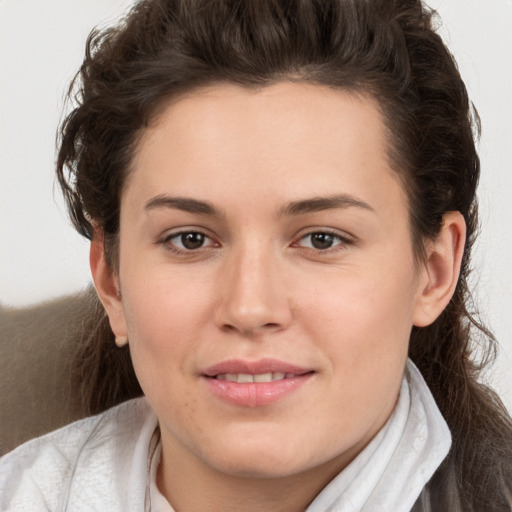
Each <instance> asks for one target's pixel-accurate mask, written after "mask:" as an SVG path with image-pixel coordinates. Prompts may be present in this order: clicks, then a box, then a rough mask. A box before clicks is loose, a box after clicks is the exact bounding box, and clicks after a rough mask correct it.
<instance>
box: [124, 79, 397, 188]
mask: <svg viewBox="0 0 512 512" xmlns="http://www.w3.org/2000/svg"><path fill="white" fill-rule="evenodd" d="M379 172H382V173H385V174H386V175H387V176H386V177H387V178H389V177H392V178H393V179H396V177H397V175H396V173H395V172H394V171H393V170H392V169H391V167H390V165H389V158H388V140H387V131H386V127H385V123H384V121H383V117H382V114H381V111H380V109H379V106H378V103H377V102H376V101H375V100H373V99H372V98H369V97H366V96H362V95H358V94H354V93H350V92H346V91H342V90H339V89H333V88H329V87H326V86H318V85H311V84H304V83H291V82H281V83H277V84H274V85H271V86H267V87H264V88H259V89H249V88H245V87H239V86H236V85H230V84H220V85H215V86H211V87H205V88H202V89H198V90H195V91H193V92H191V93H189V94H187V95H183V96H181V97H179V98H176V99H174V100H173V101H171V102H169V103H168V104H167V105H165V106H164V107H163V108H162V109H161V111H160V113H159V114H158V116H157V117H156V118H155V119H154V122H153V123H152V125H151V126H150V127H148V128H147V129H146V130H145V132H144V133H143V134H142V137H141V138H140V140H139V144H138V146H137V149H136V151H135V156H134V159H133V162H132V170H131V176H130V179H129V182H128V183H127V185H130V184H131V185H132V187H133V188H135V189H136V190H137V194H138V195H140V194H143V195H151V194H153V195H157V194H158V193H162V192H163V191H162V190H158V189H159V188H162V187H164V188H165V187H167V188H170V189H173V188H183V189H184V190H186V191H191V190H194V191H195V192H196V193H199V194H201V193H203V192H204V193H208V194H211V193H212V191H213V190H215V187H213V184H215V183H219V182H224V185H226V184H227V185H228V186H229V188H232V187H234V186H235V185H236V184H237V183H238V182H240V181H242V182H244V183H246V184H248V185H249V186H248V188H247V191H248V192H251V193H256V192H259V193H263V194H265V193H267V194H268V192H269V190H268V186H269V184H270V183H274V184H275V186H276V188H279V187H281V188H283V189H284V188H286V187H290V186H291V183H290V182H291V181H293V187H294V188H295V189H297V193H302V192H303V193H306V192H309V195H311V194H320V195H324V194H325V193H326V192H328V191H326V190H325V188H326V187H328V186H329V180H328V179H327V178H328V177H329V179H330V178H331V177H332V175H333V173H334V174H337V176H338V177H339V178H340V180H341V181H344V182H345V183H346V185H347V186H348V187H349V188H350V187H354V186H356V187H357V186H361V184H362V183H364V182H365V180H366V181H368V180H370V181H371V180H375V175H376V173H379ZM300 184H303V189H304V190H303V191H301V190H299V189H300V188H301V187H300ZM132 187H129V188H132ZM312 187H313V188H314V189H318V190H311V188H312ZM171 191H172V190H171ZM166 192H168V191H166ZM178 192H180V193H181V190H178Z"/></svg>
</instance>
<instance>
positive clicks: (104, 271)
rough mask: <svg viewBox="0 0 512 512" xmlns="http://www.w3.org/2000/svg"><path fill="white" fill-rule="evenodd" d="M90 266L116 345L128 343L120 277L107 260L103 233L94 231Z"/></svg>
mask: <svg viewBox="0 0 512 512" xmlns="http://www.w3.org/2000/svg"><path fill="white" fill-rule="evenodd" d="M89 264H90V266H91V273H92V278H93V281H94V286H95V287H96V292H97V293H98V296H99V298H100V300H101V302H102V304H103V306H104V308H105V309H106V311H107V314H108V318H109V321H110V327H111V328H112V331H113V332H114V335H115V337H116V345H117V346H118V347H121V346H123V345H125V344H126V343H127V342H128V331H127V328H126V318H125V314H124V307H123V302H122V300H121V292H120V286H119V277H118V276H117V275H116V273H115V271H114V269H113V268H112V267H111V266H110V265H109V264H108V263H107V261H106V260H105V249H104V242H103V232H102V231H101V230H99V229H98V230H94V236H93V239H92V241H91V248H90V251H89Z"/></svg>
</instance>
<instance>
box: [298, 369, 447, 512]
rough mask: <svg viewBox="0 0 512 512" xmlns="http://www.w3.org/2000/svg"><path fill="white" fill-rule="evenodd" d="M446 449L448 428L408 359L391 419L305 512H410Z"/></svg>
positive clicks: (418, 373)
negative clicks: (387, 511) (383, 511)
mask: <svg viewBox="0 0 512 512" xmlns="http://www.w3.org/2000/svg"><path fill="white" fill-rule="evenodd" d="M450 446H451V435H450V431H449V429H448V425H447V424H446V422H445V420H444V418H443V417H442V415H441V413H440V411H439V409H438V407H437V405H436V403H435V401H434V398H433V396H432V394H431V392H430V390H429V388H428V386H427V384H426V383H425V381H424V380H423V377H422V375H421V374H420V372H419V370H418V369H417V368H416V366H415V365H414V363H413V362H412V361H410V360H408V361H407V368H406V372H405V375H404V378H403V381H402V386H401V388H400V397H399V400H398V403H397V405H396V407H395V410H394V411H393V414H392V415H391V417H390V418H389V420H388V421H387V423H386V424H385V425H384V427H383V428H382V429H381V430H380V432H379V433H378V434H377V435H376V436H375V437H374V438H373V440H372V441H371V442H370V443H369V444H368V446H367V447H366V448H365V449H364V450H363V451H362V452H361V453H360V454H359V455H358V456H357V457H356V458H355V459H354V460H353V461H352V462H351V463H350V464H349V465H348V466H347V467H346V468H345V469H344V470H343V471H342V472H341V473H340V474H338V476H337V477H335V478H334V479H333V480H332V481H331V482H330V483H329V484H328V485H327V486H326V487H325V488H324V489H323V491H322V492H321V493H320V494H319V495H318V496H317V497H316V498H315V500H314V501H313V502H312V503H311V505H310V506H309V507H308V509H307V512H327V511H329V512H335V511H343V512H381V511H382V510H392V511H393V512H409V511H410V510H411V508H412V506H413V505H414V502H415V501H416V499H417V498H418V496H419V494H420V493H421V491H422V489H423V487H424V486H425V484H426V483H427V482H428V481H429V480H430V478H431V477H432V475H433V474H434V472H435V470H436V469H437V468H438V467H439V465H440V464H441V462H442V461H443V460H444V459H445V457H446V455H447V454H448V451H449V449H450Z"/></svg>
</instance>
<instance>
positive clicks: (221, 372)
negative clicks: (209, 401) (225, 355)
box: [202, 359, 314, 407]
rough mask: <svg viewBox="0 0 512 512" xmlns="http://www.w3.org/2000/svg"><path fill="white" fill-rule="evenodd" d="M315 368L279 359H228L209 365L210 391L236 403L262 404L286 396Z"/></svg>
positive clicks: (297, 387)
mask: <svg viewBox="0 0 512 512" xmlns="http://www.w3.org/2000/svg"><path fill="white" fill-rule="evenodd" d="M313 374H314V371H313V370H312V369H308V368H303V367H299V366H296V365H292V364H290V363H287V362H284V361H279V360H275V359H262V360H259V361H242V360H228V361H224V362H221V363H219V364H216V365H214V366H211V367H209V368H207V369H206V370H205V371H204V372H203V374H202V377H203V379H204V381H205V382H206V384H207V385H208V388H209V390H210V391H211V392H212V393H213V394H214V395H215V396H216V397H218V398H220V399H222V400H223V401H226V402H228V403H230V404H232V405H237V406H243V407H260V406H265V405H269V404H272V403H274V402H276V401H278V400H281V399H284V398H285V397H286V396H288V395H289V394H291V393H292V392H294V391H296V390H298V389H299V388H300V387H301V386H302V384H304V383H305V382H307V381H308V380H309V379H310V378H311V377H312V375H313Z"/></svg>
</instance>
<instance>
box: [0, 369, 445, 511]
mask: <svg viewBox="0 0 512 512" xmlns="http://www.w3.org/2000/svg"><path fill="white" fill-rule="evenodd" d="M450 445H451V437H450V433H449V430H448V426H447V425H446V422H445V421H444V419H443V417H442V416H441V413H440V412H439V409H438V408H437V405H436V404H435V401H434V399H433V397H432V394H431V393H430V390H429V389H428V387H427V385H426V383H425V381H424V380H423V378H422V376H421V374H420V372H419V371H418V370H417V368H416V367H415V366H414V364H413V363H412V362H411V361H408V362H407V368H406V372H405V375H404V378H403V381H402V385H401V389H400V395H399V399H398V401H397V405H396V407H395V409H394V411H393V413H392V415H391V417H390V418H389V420H388V421H387V422H386V424H385V425H384V427H383V428H382V429H381V430H380V431H379V433H378V434H377V435H376V436H375V437H374V439H373V440H372V441H371V442H370V443H369V444H368V445H367V446H366V448H365V449H364V450H363V451H362V452H361V453H360V454H359V455H358V456H357V457H356V458H355V459H354V460H353V461H352V462H351V463H350V464H349V465H348V466H347V467H346V468H345V469H344V470H343V471H341V472H340V473H339V474H338V476H336V477H335V478H334V479H333V480H332V481H331V482H330V483H329V484H328V485H327V486H326V487H325V488H324V489H323V490H322V491H321V492H320V494H318V496H317V497H316V498H315V499H314V500H313V502H312V503H311V504H310V506H309V507H308V508H307V512H327V511H329V512H335V511H339V512H341V511H343V512H382V511H383V510H386V511H388V510H389V511H391V510H392V511H393V512H409V511H410V510H411V508H412V507H413V505H414V503H415V501H416V499H417V498H418V496H419V495H420V493H421V491H422V489H423V488H424V486H425V485H426V483H427V482H428V481H429V480H430V478H431V477H432V475H433V474H434V472H435V471H436V469H437V468H438V467H439V465H440V464H441V462H442V461H443V460H444V458H445V457H446V455H447V454H448V451H449V448H450ZM160 456H161V443H160V434H159V429H158V421H157V418H156V415H155V414H154V412H153V411H152V409H151V407H150V405H149V404H148V402H147V401H146V400H145V399H144V398H138V399H134V400H130V401H128V402H125V403H123V404H120V405H118V406H116V407H114V408H112V409H109V410H108V411H106V412H104V413H102V414H100V415H98V416H93V417H91V418H86V419H84V420H81V421H78V422H76V423H72V424H71V425H68V426H67V427H64V428H62V429H59V430H57V431H55V432H52V433H50V434H48V435H46V436H43V437H40V438H37V439H34V440H32V441H29V442H28V443H25V444H24V445H22V446H20V447H18V448H17V449H16V450H14V451H12V452H11V453H9V454H7V455H5V456H4V457H2V458H1V459H0V510H2V511H5V512H21V511H30V512H33V511H36V510H37V511H43V510H44V511H49V512H93V511H95V512H141V511H151V512H174V511H173V508H172V507H171V505H170V504H169V502H168V501H167V500H166V499H165V497H164V496H162V494H161V493H160V492H159V490H158V488H157V485H156V472H157V468H158V463H159V461H160Z"/></svg>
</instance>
